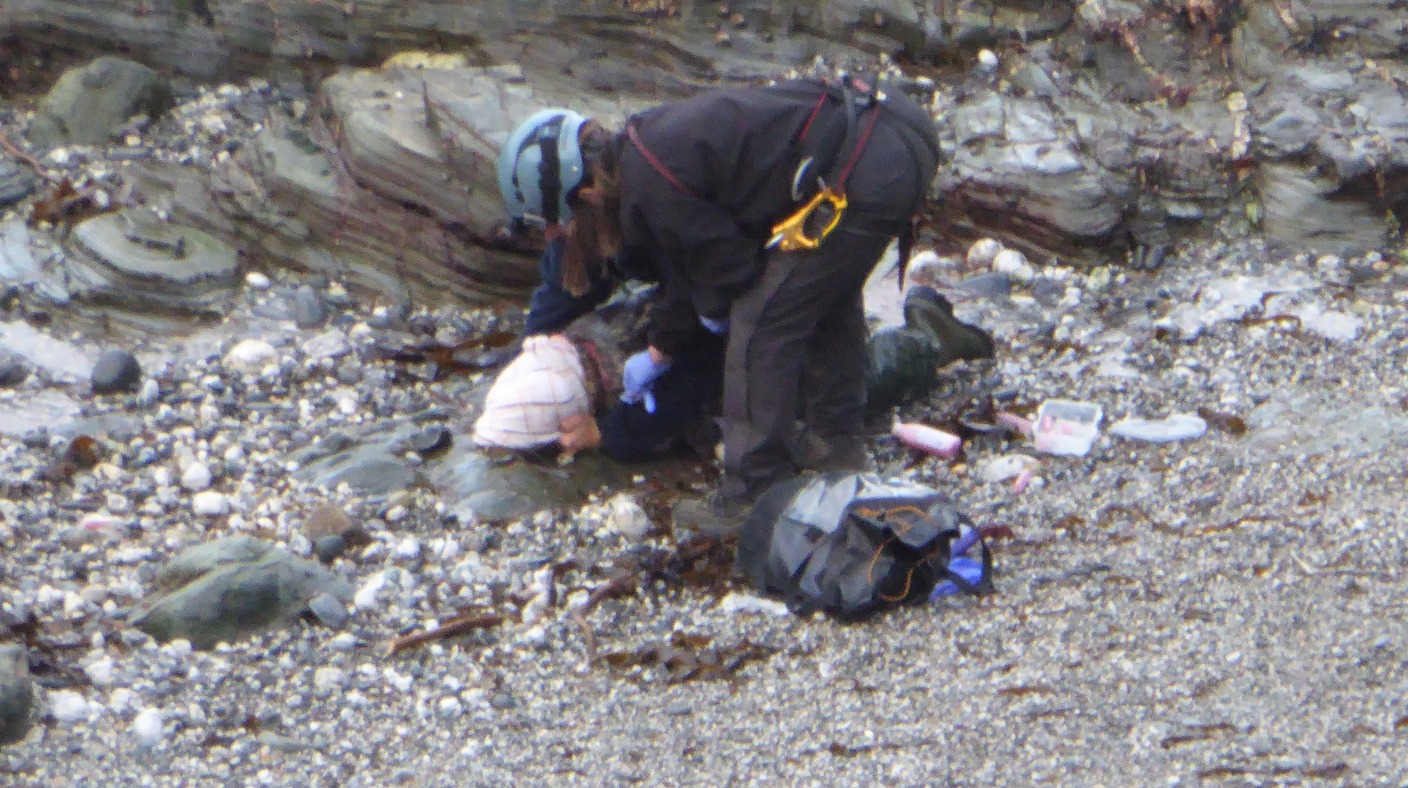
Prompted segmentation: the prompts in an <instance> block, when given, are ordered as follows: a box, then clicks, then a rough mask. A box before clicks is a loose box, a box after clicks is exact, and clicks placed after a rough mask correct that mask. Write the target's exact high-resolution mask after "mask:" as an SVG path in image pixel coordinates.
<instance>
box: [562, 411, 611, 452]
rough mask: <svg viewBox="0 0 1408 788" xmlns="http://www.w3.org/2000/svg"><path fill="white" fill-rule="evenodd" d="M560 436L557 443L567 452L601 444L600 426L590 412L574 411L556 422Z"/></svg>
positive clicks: (593, 447)
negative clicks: (560, 431) (560, 432)
mask: <svg viewBox="0 0 1408 788" xmlns="http://www.w3.org/2000/svg"><path fill="white" fill-rule="evenodd" d="M558 429H560V430H562V437H561V438H558V443H559V444H560V445H561V446H562V451H563V452H565V453H567V454H576V453H578V452H583V451H590V450H592V449H595V448H597V447H599V446H601V428H599V427H598V426H597V424H596V419H594V418H592V414H590V413H574V414H572V415H571V416H568V417H567V418H565V419H563V420H562V421H561V422H560V423H559V424H558Z"/></svg>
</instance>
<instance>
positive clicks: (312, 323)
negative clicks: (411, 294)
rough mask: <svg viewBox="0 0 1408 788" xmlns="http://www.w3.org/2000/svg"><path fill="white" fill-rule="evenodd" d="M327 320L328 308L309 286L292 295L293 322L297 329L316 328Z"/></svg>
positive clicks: (318, 294)
mask: <svg viewBox="0 0 1408 788" xmlns="http://www.w3.org/2000/svg"><path fill="white" fill-rule="evenodd" d="M327 319H328V306H327V304H326V303H324V301H323V296H322V294H320V293H319V292H318V291H317V290H314V289H313V288H312V287H311V286H309V285H303V286H302V287H300V288H298V290H297V291H296V292H295V293H294V294H293V322H294V323H296V324H297V325H298V327H299V328H317V327H318V326H321V325H322V324H323V323H325V322H327Z"/></svg>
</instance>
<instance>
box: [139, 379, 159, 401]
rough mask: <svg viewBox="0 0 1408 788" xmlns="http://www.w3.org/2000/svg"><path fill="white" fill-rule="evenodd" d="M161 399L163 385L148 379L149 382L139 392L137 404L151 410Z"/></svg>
mask: <svg viewBox="0 0 1408 788" xmlns="http://www.w3.org/2000/svg"><path fill="white" fill-rule="evenodd" d="M160 399H161V385H160V384H158V383H157V382H156V381H155V380H152V379H151V378H147V382H145V383H143V384H142V390H141V391H139V392H137V404H138V405H140V406H142V407H144V408H150V407H151V406H153V405H155V404H156V403H157V401H158V400H160Z"/></svg>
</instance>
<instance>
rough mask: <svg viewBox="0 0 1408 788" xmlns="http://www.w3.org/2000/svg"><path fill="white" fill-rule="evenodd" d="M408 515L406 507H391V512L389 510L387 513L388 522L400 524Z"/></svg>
mask: <svg viewBox="0 0 1408 788" xmlns="http://www.w3.org/2000/svg"><path fill="white" fill-rule="evenodd" d="M407 514H408V512H407V511H406V507H404V506H401V505H400V504H397V505H395V506H393V507H391V508H390V509H389V510H387V512H386V522H388V523H399V522H401V521H402V520H404V519H406V515H407Z"/></svg>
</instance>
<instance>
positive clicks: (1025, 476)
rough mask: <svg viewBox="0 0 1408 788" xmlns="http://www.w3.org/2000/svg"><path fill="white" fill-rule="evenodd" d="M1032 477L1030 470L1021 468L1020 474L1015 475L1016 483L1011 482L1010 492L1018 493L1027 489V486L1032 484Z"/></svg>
mask: <svg viewBox="0 0 1408 788" xmlns="http://www.w3.org/2000/svg"><path fill="white" fill-rule="evenodd" d="M1033 475H1034V474H1033V473H1032V469H1031V468H1023V469H1022V472H1021V473H1019V474H1017V479H1016V481H1014V482H1012V492H1014V493H1019V492H1021V491H1023V490H1025V489H1027V485H1029V484H1031V483H1032V477H1033Z"/></svg>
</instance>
